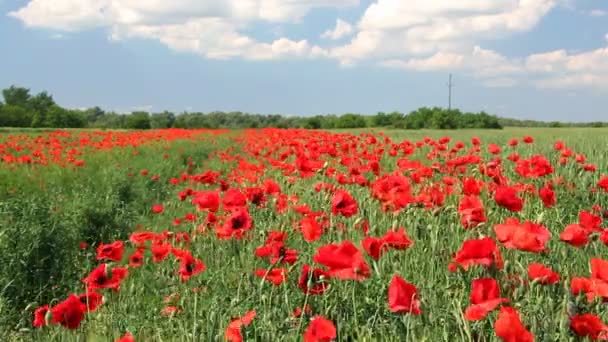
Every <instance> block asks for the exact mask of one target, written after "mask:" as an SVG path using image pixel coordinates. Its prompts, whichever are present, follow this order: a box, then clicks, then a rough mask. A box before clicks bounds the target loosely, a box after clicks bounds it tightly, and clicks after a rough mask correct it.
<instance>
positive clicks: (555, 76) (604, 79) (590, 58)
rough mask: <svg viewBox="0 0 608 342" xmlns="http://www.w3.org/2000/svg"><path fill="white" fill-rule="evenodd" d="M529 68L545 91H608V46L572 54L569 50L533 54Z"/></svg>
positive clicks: (527, 65)
mask: <svg viewBox="0 0 608 342" xmlns="http://www.w3.org/2000/svg"><path fill="white" fill-rule="evenodd" d="M526 68H527V70H528V71H530V72H531V73H534V74H535V75H536V77H537V78H536V79H537V80H536V81H535V82H534V83H535V84H536V85H537V86H539V87H541V88H572V87H579V86H584V87H593V88H606V89H608V47H606V48H600V49H596V50H592V51H587V52H581V53H577V54H570V53H568V52H567V51H565V50H557V51H551V52H546V53H541V54H535V55H531V56H529V57H528V58H527V59H526Z"/></svg>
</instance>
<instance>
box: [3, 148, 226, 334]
mask: <svg viewBox="0 0 608 342" xmlns="http://www.w3.org/2000/svg"><path fill="white" fill-rule="evenodd" d="M222 139H223V138H219V139H218V140H220V141H221V140H222ZM163 147H164V146H163V145H162V144H151V145H148V146H143V147H140V148H139V149H138V152H139V154H138V157H137V158H132V157H131V156H132V152H133V150H132V149H130V148H127V149H125V150H115V151H111V152H104V153H103V154H98V155H89V156H88V158H87V164H86V165H85V166H83V167H81V168H79V169H77V170H69V171H67V170H65V169H64V168H62V167H59V166H54V165H50V166H47V167H45V169H44V171H43V174H44V177H43V178H41V175H40V173H39V172H37V171H35V170H33V169H30V168H29V167H24V168H23V169H22V170H20V171H19V172H15V170H11V169H4V168H0V179H2V180H3V181H2V182H1V183H0V265H2V267H0V313H1V315H0V340H6V339H3V336H2V332H4V331H9V330H15V329H17V328H19V327H30V325H31V312H25V311H23V309H24V308H26V307H27V306H28V305H30V304H41V303H48V302H51V301H52V300H53V299H58V298H62V297H64V296H65V292H66V291H67V290H68V289H74V290H75V291H80V288H81V287H80V286H78V284H79V282H80V279H81V278H82V277H83V273H82V272H83V270H88V269H91V267H92V261H93V260H94V257H93V256H92V254H91V253H95V251H94V248H95V247H96V246H97V244H99V243H100V242H111V241H114V240H116V239H122V240H124V239H126V238H127V237H128V235H129V234H130V232H131V231H132V230H133V227H134V226H135V224H136V223H139V222H142V219H143V217H145V216H146V215H148V214H149V208H150V207H151V206H152V205H153V204H154V203H159V202H162V201H164V200H166V197H167V196H168V194H169V190H170V189H171V188H170V187H171V185H170V184H169V183H168V182H163V181H151V180H150V179H149V178H148V177H133V176H132V175H130V172H129V170H132V169H135V170H140V169H144V168H146V169H148V170H149V171H150V172H151V173H154V174H162V175H174V174H180V173H181V172H182V169H183V168H184V165H183V164H182V163H177V162H175V161H166V160H165V159H163V158H162V154H163V153H169V154H171V155H173V156H175V158H179V155H178V150H179V149H181V150H182V151H183V153H186V154H188V155H190V156H193V158H195V159H194V160H201V159H204V158H205V157H206V156H207V154H208V153H209V152H210V151H211V149H212V148H213V146H211V144H204V143H203V144H191V143H186V142H181V143H180V142H175V143H174V144H173V145H172V149H170V150H164V148H163ZM125 160H130V162H129V163H128V167H129V170H127V169H123V168H119V167H116V165H118V164H119V163H122V162H124V161H125ZM150 160H156V162H154V163H150ZM81 242H85V243H88V244H89V245H90V247H89V248H87V249H86V250H80V248H79V245H80V243H81ZM75 284H76V285H75ZM34 306H36V305H34Z"/></svg>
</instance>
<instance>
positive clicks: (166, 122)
mask: <svg viewBox="0 0 608 342" xmlns="http://www.w3.org/2000/svg"><path fill="white" fill-rule="evenodd" d="M174 122H175V114H173V113H171V112H167V111H165V112H162V113H155V114H152V115H151V116H150V127H151V128H169V127H172V126H173V123H174Z"/></svg>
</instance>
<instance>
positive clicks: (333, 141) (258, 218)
mask: <svg viewBox="0 0 608 342" xmlns="http://www.w3.org/2000/svg"><path fill="white" fill-rule="evenodd" d="M514 139H516V141H514ZM606 151H608V129H605V128H595V129H576V128H569V129H559V128H554V129H510V128H509V129H504V130H459V131H424V130H421V131H403V130H358V131H353V130H349V131H331V132H323V131H306V130H276V129H265V130H243V131H211V130H198V131H188V130H160V131H155V130H153V131H145V132H136V131H122V132H94V131H69V132H66V131H64V132H55V133H53V132H44V133H39V132H27V131H26V132H19V131H12V130H11V131H2V132H0V265H2V267H1V268H0V337H3V339H2V340H24V341H29V340H39V341H113V340H117V339H119V338H120V337H121V336H124V335H125V334H127V333H130V334H132V336H133V337H134V339H135V340H136V341H215V340H218V341H220V340H225V339H229V340H231V341H239V340H241V339H243V340H251V341H253V340H257V341H299V340H302V339H304V340H305V341H329V340H332V339H335V340H338V341H494V340H501V339H502V340H504V341H531V340H533V339H535V340H537V341H577V340H580V339H581V338H582V337H581V336H588V337H592V338H608V326H606V325H605V323H608V310H606V306H605V304H604V303H603V301H604V300H608V230H607V229H606V228H605V227H608V226H607V225H604V224H603V220H604V219H608V178H607V177H605V175H608V155H607V153H606ZM541 264H542V265H543V266H541ZM74 296H79V297H74ZM45 305H48V307H47V306H45ZM602 322H603V323H602ZM34 325H35V326H36V327H34ZM123 341H127V339H123Z"/></svg>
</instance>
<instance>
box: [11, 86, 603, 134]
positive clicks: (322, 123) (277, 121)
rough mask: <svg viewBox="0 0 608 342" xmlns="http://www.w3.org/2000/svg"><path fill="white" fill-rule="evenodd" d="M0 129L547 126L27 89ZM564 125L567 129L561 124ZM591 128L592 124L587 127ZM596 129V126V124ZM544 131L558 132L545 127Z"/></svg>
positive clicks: (486, 117)
mask: <svg viewBox="0 0 608 342" xmlns="http://www.w3.org/2000/svg"><path fill="white" fill-rule="evenodd" d="M2 95H3V98H4V103H3V102H2V101H0V127H34V128H47V127H48V128H99V129H156V128H172V127H175V128H234V129H240V128H263V127H277V128H308V129H337V128H365V127H392V128H400V129H459V128H487V129H501V128H502V127H503V126H526V125H528V124H529V123H533V124H530V126H543V123H542V122H539V121H519V120H513V119H503V118H499V117H497V116H495V115H490V114H488V113H485V112H483V111H482V112H479V113H470V112H461V111H460V110H458V109H452V110H448V109H444V108H439V107H433V108H427V107H423V108H420V109H417V110H415V111H412V112H410V113H408V114H404V113H399V112H392V113H383V112H380V113H377V114H375V115H362V114H354V113H348V114H342V115H334V114H328V115H316V116H307V117H305V116H285V115H277V114H270V115H263V114H249V113H242V112H219V111H215V112H210V113H200V112H183V113H179V114H176V113H173V112H169V111H164V112H159V113H149V112H145V111H134V112H131V113H129V114H122V113H116V112H107V111H104V110H103V109H101V108H99V107H92V108H89V109H84V110H80V109H68V108H63V107H61V106H60V105H58V104H57V103H55V101H54V99H53V97H52V95H50V94H48V93H47V92H45V91H43V92H40V93H38V94H35V95H33V94H31V93H30V90H29V89H27V88H24V87H18V86H11V87H9V88H6V89H4V90H3V91H2ZM560 125H565V124H561V123H560ZM589 125H591V124H589ZM596 125H597V124H596ZM544 126H546V127H552V126H555V124H553V123H545V125H544Z"/></svg>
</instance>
